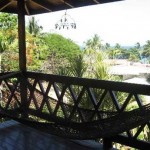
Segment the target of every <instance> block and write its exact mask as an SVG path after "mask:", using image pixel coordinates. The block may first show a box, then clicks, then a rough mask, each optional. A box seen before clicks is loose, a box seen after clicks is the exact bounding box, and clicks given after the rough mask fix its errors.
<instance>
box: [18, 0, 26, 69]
mask: <svg viewBox="0 0 150 150" xmlns="http://www.w3.org/2000/svg"><path fill="white" fill-rule="evenodd" d="M18 38H19V69H20V71H22V72H24V71H26V35H25V4H24V0H18Z"/></svg>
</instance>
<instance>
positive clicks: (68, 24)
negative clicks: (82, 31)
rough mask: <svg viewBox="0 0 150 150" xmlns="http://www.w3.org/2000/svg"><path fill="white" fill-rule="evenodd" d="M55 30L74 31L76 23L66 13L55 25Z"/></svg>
mask: <svg viewBox="0 0 150 150" xmlns="http://www.w3.org/2000/svg"><path fill="white" fill-rule="evenodd" d="M55 29H59V30H60V29H76V23H75V21H74V19H73V18H71V16H70V15H68V14H67V11H66V12H65V14H64V15H63V16H62V17H61V19H60V20H59V21H58V22H57V23H56V24H55Z"/></svg>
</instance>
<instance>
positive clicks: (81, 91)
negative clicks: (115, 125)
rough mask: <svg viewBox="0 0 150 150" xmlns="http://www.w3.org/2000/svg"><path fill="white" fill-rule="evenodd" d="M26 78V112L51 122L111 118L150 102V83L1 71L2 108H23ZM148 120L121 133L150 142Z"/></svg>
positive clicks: (82, 121) (80, 121) (129, 137)
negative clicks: (54, 120) (22, 95)
mask: <svg viewBox="0 0 150 150" xmlns="http://www.w3.org/2000/svg"><path fill="white" fill-rule="evenodd" d="M21 80H25V81H26V85H27V101H26V103H27V105H26V112H27V113H28V114H29V115H30V116H31V117H34V116H36V117H37V119H38V118H42V119H43V120H47V121H50V120H51V119H53V118H54V117H58V118H63V119H65V120H66V121H71V122H77V123H85V122H91V121H94V120H100V119H103V118H108V117H112V116H114V115H116V114H119V113H121V112H124V111H131V110H134V109H136V108H141V110H142V106H143V105H146V104H148V103H149V99H150V97H149V96H150V86H148V85H138V84H129V83H122V82H113V81H102V80H95V79H81V78H74V77H66V76H57V75H48V74H42V73H33V72H26V73H24V74H21V73H5V74H1V77H0V86H1V92H2V96H3V98H2V99H1V108H2V109H5V110H15V109H16V108H21V107H22V103H21V96H20V82H21ZM135 117H136V116H135ZM149 133H150V124H149V122H147V123H145V124H141V125H140V126H137V128H135V129H132V130H129V131H126V132H124V133H122V134H121V135H122V136H126V137H127V138H128V139H130V140H132V139H133V140H138V139H140V140H142V141H144V140H145V141H150V136H149V135H150V134H149Z"/></svg>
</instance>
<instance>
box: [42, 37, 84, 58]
mask: <svg viewBox="0 0 150 150" xmlns="http://www.w3.org/2000/svg"><path fill="white" fill-rule="evenodd" d="M45 42H46V44H47V45H48V49H49V53H50V54H53V55H55V56H56V57H58V58H66V59H72V58H74V57H76V56H77V55H79V54H80V53H81V50H80V47H79V46H78V45H77V44H75V43H74V42H73V41H72V40H70V39H66V38H64V37H63V36H61V35H59V34H47V36H46V37H45Z"/></svg>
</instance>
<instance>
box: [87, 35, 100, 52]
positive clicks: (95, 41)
mask: <svg viewBox="0 0 150 150" xmlns="http://www.w3.org/2000/svg"><path fill="white" fill-rule="evenodd" d="M85 45H86V47H85V49H93V50H95V51H96V50H100V49H101V46H102V44H101V40H100V37H99V36H98V35H97V34H95V35H94V37H93V38H92V39H89V40H87V41H86V42H85Z"/></svg>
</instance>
